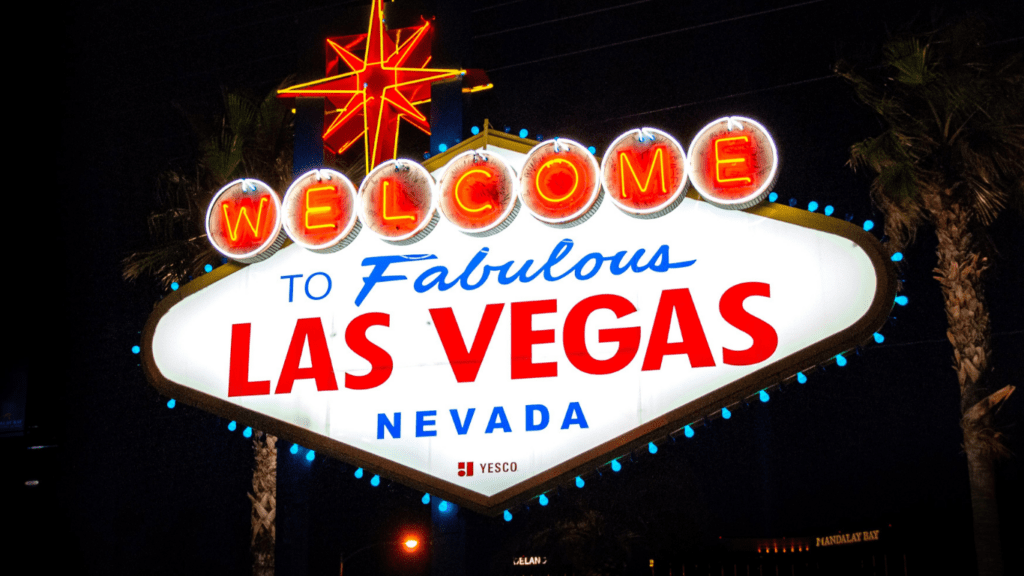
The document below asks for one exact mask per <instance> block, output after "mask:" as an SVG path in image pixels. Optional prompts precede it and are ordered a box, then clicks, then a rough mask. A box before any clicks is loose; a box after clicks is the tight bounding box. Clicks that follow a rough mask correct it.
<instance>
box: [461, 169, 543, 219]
mask: <svg viewBox="0 0 1024 576" xmlns="http://www.w3.org/2000/svg"><path fill="white" fill-rule="evenodd" d="M475 173H480V174H483V175H485V176H487V177H488V178H493V177H494V175H493V174H491V173H490V172H488V171H487V170H484V169H482V168H474V169H472V170H470V171H468V172H466V173H465V174H463V175H462V176H460V177H459V180H458V181H457V182H456V183H455V193H454V194H453V195H454V196H455V201H456V202H458V204H459V207H460V208H462V209H463V210H465V211H466V212H483V211H484V210H487V209H490V208H494V206H493V205H491V203H490V202H488V203H487V204H484V205H483V206H481V207H480V208H470V207H469V206H466V205H465V204H463V203H462V199H461V198H459V186H461V185H462V181H463V180H465V179H466V176H469V175H470V174H475ZM542 196H543V194H542Z"/></svg>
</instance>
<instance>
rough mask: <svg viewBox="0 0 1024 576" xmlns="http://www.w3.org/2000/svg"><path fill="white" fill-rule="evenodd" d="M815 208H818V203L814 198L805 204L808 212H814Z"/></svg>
mask: <svg viewBox="0 0 1024 576" xmlns="http://www.w3.org/2000/svg"><path fill="white" fill-rule="evenodd" d="M817 209H818V203H817V202H815V201H814V200H811V202H810V204H808V205H807V211H808V212H814V211H815V210H817Z"/></svg>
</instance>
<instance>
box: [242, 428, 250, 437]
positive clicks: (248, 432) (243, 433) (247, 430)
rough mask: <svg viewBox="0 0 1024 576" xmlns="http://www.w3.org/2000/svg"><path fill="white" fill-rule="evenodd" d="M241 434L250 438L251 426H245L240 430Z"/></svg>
mask: <svg viewBox="0 0 1024 576" xmlns="http://www.w3.org/2000/svg"><path fill="white" fill-rule="evenodd" d="M242 436H245V437H246V438H252V426H246V427H245V430H242Z"/></svg>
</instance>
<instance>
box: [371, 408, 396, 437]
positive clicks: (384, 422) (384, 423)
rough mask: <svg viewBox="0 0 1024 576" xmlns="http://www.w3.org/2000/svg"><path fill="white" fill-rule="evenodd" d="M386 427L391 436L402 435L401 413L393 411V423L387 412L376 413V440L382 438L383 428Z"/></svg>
mask: <svg viewBox="0 0 1024 576" xmlns="http://www.w3.org/2000/svg"><path fill="white" fill-rule="evenodd" d="M385 428H387V429H388V432H390V433H391V437H392V438H401V437H402V413H401V412H395V421H394V423H392V422H391V420H388V415H387V414H377V440H383V439H384V429H385Z"/></svg>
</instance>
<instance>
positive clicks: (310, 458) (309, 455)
mask: <svg viewBox="0 0 1024 576" xmlns="http://www.w3.org/2000/svg"><path fill="white" fill-rule="evenodd" d="M314 458H316V452H314V451H312V450H310V451H309V452H306V460H308V461H310V462H312V461H313V459H314Z"/></svg>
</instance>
